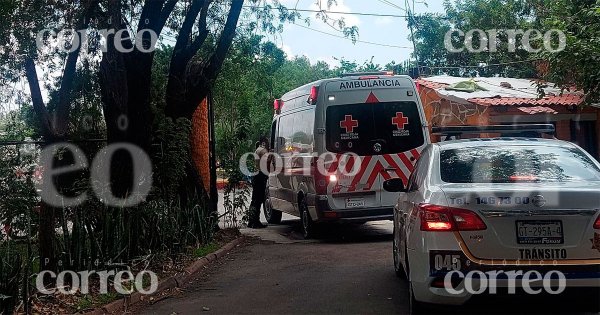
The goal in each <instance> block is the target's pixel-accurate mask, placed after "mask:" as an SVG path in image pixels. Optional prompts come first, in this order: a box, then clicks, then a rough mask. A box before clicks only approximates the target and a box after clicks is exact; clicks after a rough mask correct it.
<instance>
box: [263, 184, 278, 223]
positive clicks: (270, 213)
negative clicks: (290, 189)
mask: <svg viewBox="0 0 600 315" xmlns="http://www.w3.org/2000/svg"><path fill="white" fill-rule="evenodd" d="M263 213H264V214H265V219H267V222H268V223H270V224H279V223H281V215H282V213H281V211H277V210H275V209H273V205H272V204H271V198H270V197H269V187H267V189H266V191H265V204H264V205H263Z"/></svg>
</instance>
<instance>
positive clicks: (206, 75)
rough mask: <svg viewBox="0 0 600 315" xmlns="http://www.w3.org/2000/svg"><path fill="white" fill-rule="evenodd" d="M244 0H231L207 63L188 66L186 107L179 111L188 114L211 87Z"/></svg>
mask: <svg viewBox="0 0 600 315" xmlns="http://www.w3.org/2000/svg"><path fill="white" fill-rule="evenodd" d="M243 4H244V0H232V1H231V8H230V10H229V14H228V16H227V22H226V23H225V27H224V28H223V32H222V33H221V37H220V38H219V42H218V44H217V47H216V49H215V51H214V53H213V55H212V56H211V57H210V59H209V62H208V64H206V66H204V67H201V66H199V65H193V66H191V67H190V68H189V73H187V77H188V81H187V87H186V91H187V94H188V95H187V97H186V99H187V102H186V103H185V106H186V108H183V109H181V111H180V112H181V113H183V114H184V115H185V116H188V115H190V114H191V113H193V112H194V110H195V109H196V108H197V107H198V104H200V101H202V99H203V98H204V97H206V95H207V94H208V91H209V90H210V89H211V88H212V86H213V84H214V82H215V80H216V78H217V76H218V74H219V72H220V71H221V68H222V66H223V62H225V57H226V56H227V52H228V51H229V47H231V43H232V41H233V38H234V37H235V30H236V28H237V23H238V20H239V17H240V14H241V12H242V6H243Z"/></svg>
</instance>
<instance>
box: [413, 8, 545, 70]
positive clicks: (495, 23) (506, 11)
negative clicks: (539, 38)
mask: <svg viewBox="0 0 600 315" xmlns="http://www.w3.org/2000/svg"><path fill="white" fill-rule="evenodd" d="M444 7H445V11H446V17H445V18H442V17H441V16H439V15H435V14H424V15H420V16H418V17H415V18H414V19H409V26H413V27H414V28H415V33H414V36H415V44H416V47H417V48H416V49H417V52H418V59H419V62H420V66H421V67H424V69H423V70H422V72H423V73H425V74H440V73H448V74H450V75H455V76H476V75H480V76H493V75H502V76H507V77H518V78H531V77H535V75H536V72H535V68H534V66H533V63H532V62H529V61H528V60H532V59H534V58H533V57H534V56H533V55H532V54H531V53H529V52H527V51H525V50H524V49H522V47H519V46H517V50H516V51H515V52H509V50H508V45H509V41H508V39H507V38H508V35H507V33H506V32H504V31H500V32H499V33H498V48H497V52H490V51H483V52H480V53H472V52H469V51H467V50H466V49H465V50H464V51H462V52H458V53H450V52H448V50H447V49H446V47H445V46H444V37H445V35H446V32H447V31H448V30H450V29H459V30H462V31H464V32H465V33H466V32H468V31H470V30H474V29H479V30H483V31H487V30H492V29H498V30H500V29H525V30H526V29H530V28H538V29H539V26H538V25H535V19H532V16H531V14H532V8H531V5H529V4H528V2H527V1H525V0H492V1H488V0H456V1H455V2H454V3H452V2H451V1H450V0H445V1H444ZM541 31H543V30H541ZM452 43H453V44H454V47H457V48H458V47H463V46H464V37H461V38H460V40H459V37H458V35H457V34H456V33H454V34H453V36H452ZM480 44H481V40H480V38H479V37H478V35H477V33H475V36H474V39H473V47H474V48H478V47H479V46H480ZM521 61H527V62H521ZM512 62H520V63H515V64H507V65H502V66H487V65H495V64H501V63H512ZM436 67H441V68H436Z"/></svg>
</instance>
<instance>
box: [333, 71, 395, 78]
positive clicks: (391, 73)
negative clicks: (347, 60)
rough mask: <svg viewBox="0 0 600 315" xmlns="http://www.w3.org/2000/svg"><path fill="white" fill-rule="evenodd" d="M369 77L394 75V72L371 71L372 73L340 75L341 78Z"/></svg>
mask: <svg viewBox="0 0 600 315" xmlns="http://www.w3.org/2000/svg"><path fill="white" fill-rule="evenodd" d="M369 75H394V71H373V72H349V73H342V75H341V77H342V78H345V77H360V76H369Z"/></svg>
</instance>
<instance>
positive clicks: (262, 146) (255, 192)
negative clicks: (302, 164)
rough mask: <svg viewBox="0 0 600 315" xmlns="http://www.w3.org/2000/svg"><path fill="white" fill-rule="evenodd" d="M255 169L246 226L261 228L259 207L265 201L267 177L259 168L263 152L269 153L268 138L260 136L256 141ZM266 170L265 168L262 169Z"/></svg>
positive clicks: (262, 226)
mask: <svg viewBox="0 0 600 315" xmlns="http://www.w3.org/2000/svg"><path fill="white" fill-rule="evenodd" d="M254 153H255V154H256V156H255V157H256V170H257V171H258V174H256V175H255V176H254V177H252V201H251V202H250V209H249V214H248V227H249V228H251V229H262V228H265V227H266V225H264V224H262V223H261V222H260V208H261V206H263V205H264V202H265V190H266V189H267V181H268V179H269V177H268V176H267V174H265V173H263V170H261V169H260V160H261V158H262V157H263V156H265V154H267V153H269V139H267V138H266V137H261V138H260V140H259V141H258V142H257V143H256V151H254ZM264 171H267V170H264Z"/></svg>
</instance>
